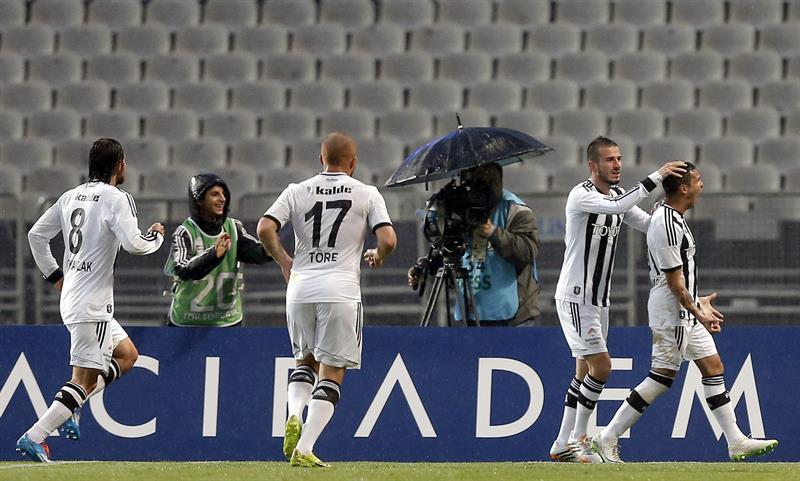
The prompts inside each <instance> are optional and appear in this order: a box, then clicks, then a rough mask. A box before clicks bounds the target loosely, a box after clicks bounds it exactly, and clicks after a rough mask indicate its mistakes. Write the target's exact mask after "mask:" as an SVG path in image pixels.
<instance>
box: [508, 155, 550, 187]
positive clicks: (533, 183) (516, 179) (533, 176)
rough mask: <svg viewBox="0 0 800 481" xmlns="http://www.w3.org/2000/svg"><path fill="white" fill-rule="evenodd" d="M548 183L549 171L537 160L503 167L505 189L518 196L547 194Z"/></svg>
mask: <svg viewBox="0 0 800 481" xmlns="http://www.w3.org/2000/svg"><path fill="white" fill-rule="evenodd" d="M548 182H549V175H548V173H547V171H546V170H545V169H543V168H542V167H541V166H540V165H538V164H537V162H536V159H534V160H532V161H530V162H517V163H514V164H509V165H506V166H505V167H503V187H504V188H506V189H508V190H510V191H511V192H513V193H515V194H517V195H521V196H524V195H525V194H540V193H543V192H547V189H548Z"/></svg>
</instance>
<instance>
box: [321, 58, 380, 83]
mask: <svg viewBox="0 0 800 481" xmlns="http://www.w3.org/2000/svg"><path fill="white" fill-rule="evenodd" d="M320 78H321V79H323V80H335V81H337V82H341V83H343V84H345V85H351V84H356V83H360V82H366V81H369V80H374V79H375V62H374V61H373V60H372V58H371V57H364V56H361V55H357V54H343V55H333V56H330V57H325V58H324V59H323V61H322V64H321V67H320Z"/></svg>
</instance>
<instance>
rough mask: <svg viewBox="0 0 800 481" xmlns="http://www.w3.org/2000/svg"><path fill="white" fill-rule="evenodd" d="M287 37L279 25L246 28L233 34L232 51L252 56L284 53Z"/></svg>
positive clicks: (284, 30)
mask: <svg viewBox="0 0 800 481" xmlns="http://www.w3.org/2000/svg"><path fill="white" fill-rule="evenodd" d="M288 42H289V35H288V33H287V31H286V28H284V27H283V26H281V25H276V24H271V25H258V26H253V27H246V28H243V29H241V30H239V31H237V32H235V33H234V49H235V50H237V51H241V52H248V53H251V54H253V55H258V56H264V55H267V54H270V53H281V52H285V51H286V49H287V47H288Z"/></svg>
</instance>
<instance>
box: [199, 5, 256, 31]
mask: <svg viewBox="0 0 800 481" xmlns="http://www.w3.org/2000/svg"><path fill="white" fill-rule="evenodd" d="M204 13H205V16H204V18H203V20H204V21H205V22H207V23H218V24H220V25H224V26H225V27H227V28H229V29H237V28H241V27H250V26H253V25H255V23H256V21H257V20H258V6H257V4H256V2H253V1H251V0H211V1H209V2H207V3H206V5H205V12H204Z"/></svg>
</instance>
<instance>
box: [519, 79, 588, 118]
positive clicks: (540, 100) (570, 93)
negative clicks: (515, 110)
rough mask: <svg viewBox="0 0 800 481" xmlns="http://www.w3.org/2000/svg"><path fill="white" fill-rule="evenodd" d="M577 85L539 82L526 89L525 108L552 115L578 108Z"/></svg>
mask: <svg viewBox="0 0 800 481" xmlns="http://www.w3.org/2000/svg"><path fill="white" fill-rule="evenodd" d="M578 98H579V95H578V84H576V83H575V82H573V81H571V80H558V81H556V80H553V81H549V82H539V83H536V84H533V85H532V86H531V87H530V88H528V105H527V108H529V109H530V108H539V109H542V110H544V111H545V112H549V113H551V114H554V113H556V112H559V111H561V110H569V109H576V108H578Z"/></svg>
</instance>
